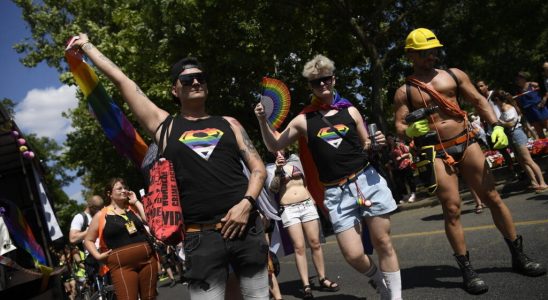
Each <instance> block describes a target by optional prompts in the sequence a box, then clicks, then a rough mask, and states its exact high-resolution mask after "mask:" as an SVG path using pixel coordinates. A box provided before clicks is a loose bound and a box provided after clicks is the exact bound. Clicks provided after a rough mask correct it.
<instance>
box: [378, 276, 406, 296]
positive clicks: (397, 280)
mask: <svg viewBox="0 0 548 300" xmlns="http://www.w3.org/2000/svg"><path fill="white" fill-rule="evenodd" d="M382 274H383V275H384V280H385V281H386V287H387V288H388V290H389V291H390V295H391V297H390V299H391V300H400V299H402V298H401V275H400V271H399V270H398V271H397V272H382Z"/></svg>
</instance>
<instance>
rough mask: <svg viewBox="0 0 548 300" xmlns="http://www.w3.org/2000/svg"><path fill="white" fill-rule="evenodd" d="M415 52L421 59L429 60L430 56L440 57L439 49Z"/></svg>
mask: <svg viewBox="0 0 548 300" xmlns="http://www.w3.org/2000/svg"><path fill="white" fill-rule="evenodd" d="M413 52H414V53H417V54H418V55H419V57H420V58H427V57H428V56H430V55H434V56H438V49H437V48H432V49H426V50H419V51H413Z"/></svg>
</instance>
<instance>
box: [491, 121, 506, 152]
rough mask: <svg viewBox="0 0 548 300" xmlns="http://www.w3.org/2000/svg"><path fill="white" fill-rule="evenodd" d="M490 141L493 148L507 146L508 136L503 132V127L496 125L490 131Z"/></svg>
mask: <svg viewBox="0 0 548 300" xmlns="http://www.w3.org/2000/svg"><path fill="white" fill-rule="evenodd" d="M491 142H492V143H493V144H494V145H493V148H494V149H502V148H506V147H507V146H508V137H507V136H506V133H504V128H503V127H502V126H500V125H496V126H495V127H494V128H493V132H492V133H491Z"/></svg>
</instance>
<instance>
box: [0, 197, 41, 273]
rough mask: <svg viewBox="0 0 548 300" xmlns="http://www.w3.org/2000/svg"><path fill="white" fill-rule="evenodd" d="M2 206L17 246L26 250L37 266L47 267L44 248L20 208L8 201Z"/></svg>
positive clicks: (4, 216) (3, 202) (5, 219)
mask: <svg viewBox="0 0 548 300" xmlns="http://www.w3.org/2000/svg"><path fill="white" fill-rule="evenodd" d="M0 205H2V206H3V207H4V211H3V213H2V217H3V218H4V222H5V224H6V226H7V227H8V231H9V232H10V234H11V236H12V237H13V240H14V241H15V244H17V246H19V247H21V248H23V249H25V250H26V251H27V252H28V253H29V254H30V255H31V256H32V259H33V260H34V263H35V265H37V266H39V265H46V262H47V261H46V256H45V255H44V250H42V247H41V246H40V244H38V242H37V241H36V239H35V238H34V234H33V233H32V229H31V228H30V226H29V224H28V223H27V221H26V220H25V216H23V214H22V213H21V211H20V210H19V208H18V207H17V206H16V205H15V204H13V202H11V201H8V200H4V201H2V202H1V203H0Z"/></svg>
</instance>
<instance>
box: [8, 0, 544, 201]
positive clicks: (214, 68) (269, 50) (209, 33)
mask: <svg viewBox="0 0 548 300" xmlns="http://www.w3.org/2000/svg"><path fill="white" fill-rule="evenodd" d="M14 2H15V3H17V4H18V5H19V6H20V7H21V8H22V9H23V16H24V18H25V20H26V21H27V23H28V24H29V27H30V29H31V32H32V38H31V39H29V40H27V41H23V42H21V43H19V44H18V45H17V50H18V51H19V52H20V53H25V54H26V56H25V58H24V59H23V63H24V64H25V65H27V66H34V65H36V64H37V63H39V62H41V61H46V62H47V63H48V64H49V65H50V66H53V67H56V68H57V69H58V70H59V72H60V73H61V78H62V80H63V81H64V82H66V83H69V84H70V83H73V82H72V77H71V76H70V74H68V73H67V70H66V65H65V63H64V58H63V48H64V43H65V41H66V40H67V39H68V38H69V37H70V36H71V35H74V34H76V33H77V32H87V33H88V34H89V36H90V38H91V40H92V41H93V43H94V44H95V45H96V46H97V47H98V48H99V49H101V51H102V52H103V53H105V55H106V56H108V57H109V58H110V59H111V60H112V61H114V62H115V63H117V64H118V65H119V66H120V68H121V69H122V70H123V71H124V72H125V73H126V74H127V75H128V76H129V77H130V78H132V79H134V80H135V81H136V82H137V83H138V84H139V85H140V87H141V89H142V90H143V91H144V92H145V93H146V94H147V95H148V96H149V98H151V99H152V100H153V101H155V102H156V103H157V104H158V105H159V106H160V107H163V108H165V109H167V110H168V111H171V112H176V111H177V107H176V105H174V104H173V103H172V102H171V95H170V93H169V87H170V82H169V81H168V76H167V74H168V69H169V66H170V65H171V64H173V63H174V62H175V61H177V60H178V59H180V58H181V57H184V56H187V55H194V56H197V57H199V58H200V59H201V60H202V61H203V62H205V67H206V69H207V71H208V74H209V79H208V86H209V89H210V97H209V99H208V107H209V112H210V113H212V114H222V115H232V116H237V117H238V120H239V121H240V122H241V123H242V124H243V126H244V127H245V128H247V129H248V131H249V134H250V137H251V138H252V140H254V141H256V146H258V147H259V149H261V150H262V151H264V148H263V147H262V145H261V144H262V143H260V141H261V138H260V135H259V132H258V130H257V123H256V120H255V117H254V115H253V113H252V109H251V107H252V106H253V104H254V103H256V102H257V100H258V97H257V95H258V93H260V91H261V90H260V85H259V82H260V80H261V77H262V76H264V75H270V76H276V77H277V78H280V79H281V80H283V81H285V82H286V83H287V84H288V86H289V87H290V88H291V94H292V99H293V101H292V103H293V104H292V107H291V112H290V115H289V117H288V118H292V117H293V116H295V114H297V113H298V112H299V111H300V109H301V108H302V107H303V106H304V105H305V104H306V103H308V97H309V91H308V87H307V84H306V82H305V81H304V80H303V78H302V77H301V76H300V73H301V70H302V66H303V64H304V62H305V61H306V60H308V59H310V58H311V57H312V56H313V55H315V54H317V53H323V54H325V55H327V56H328V57H330V58H332V59H333V60H334V61H335V62H336V65H337V68H338V69H337V73H336V75H337V78H338V81H337V89H338V90H339V91H340V92H341V94H342V95H344V96H346V97H348V98H349V99H350V100H351V101H353V102H354V103H355V104H356V105H357V106H358V107H359V108H361V110H362V111H363V112H364V113H365V114H366V115H368V116H369V117H370V118H371V119H372V120H373V121H375V122H377V123H379V125H380V126H381V128H383V129H385V130H386V129H387V128H391V127H392V126H393V113H392V108H391V104H392V97H393V93H394V91H395V89H396V88H397V87H398V86H399V85H401V84H402V83H403V79H404V76H405V75H406V74H407V73H408V72H409V63H408V62H407V61H406V60H405V57H404V53H403V44H404V40H405V37H406V35H407V33H408V32H409V31H410V30H412V29H414V28H416V27H427V28H431V29H433V30H434V31H435V32H436V33H437V34H438V35H439V37H440V39H441V41H442V43H443V44H444V45H445V47H444V49H445V51H446V52H447V54H448V56H447V59H445V60H443V61H442V62H443V63H444V64H446V65H448V66H452V67H453V66H455V67H459V68H461V69H463V70H465V71H467V72H469V73H470V74H471V75H472V76H473V77H477V76H485V77H490V78H493V80H495V81H496V82H497V83H499V82H500V83H503V82H504V80H506V82H507V81H508V78H509V77H511V76H512V75H511V74H513V73H515V72H514V70H513V69H514V68H515V69H517V68H518V67H519V68H521V67H520V66H524V69H531V68H533V66H535V65H538V64H537V62H539V61H541V60H542V59H545V57H546V54H545V53H546V51H544V49H546V43H547V42H546V41H547V40H548V39H546V37H547V30H548V29H547V28H548V26H546V21H545V20H546V10H547V5H548V4H546V2H545V1H539V0H524V1H521V2H520V3H514V2H507V1H501V0H498V1H496V0H487V1H484V2H482V3H481V4H478V3H477V2H476V1H469V0H467V1H464V0H460V1H458V0H448V1H444V2H440V1H432V0H411V1H396V0H392V1H391V0H373V1H350V0H331V1H312V0H297V1H264V0H258V1H252V2H250V1H243V0H218V1H213V0H205V1H193V0H147V1H145V0H130V1H128V0H125V1H121V0H113V1H108V2H103V1H89V0H87V1H84V0H82V1H61V0H58V1H54V0H50V1H43V2H40V3H33V2H31V1H28V0H14ZM512 12H519V13H520V14H521V15H523V16H527V17H523V18H519V22H512V26H506V25H504V24H508V22H511V21H509V20H515V19H516V18H515V17H514V18H510V16H511V15H512ZM531 14H533V17H530V15H531ZM487 16H488V17H487ZM509 27H512V28H509ZM535 37H537V38H536V39H535ZM543 37H544V39H543ZM463 49H465V50H466V51H463ZM504 61H507V62H510V63H509V64H506V65H504V66H502V65H501V63H500V62H504ZM493 62H495V63H493ZM99 76H100V77H101V79H102V82H103V84H104V85H105V87H106V89H107V91H108V92H109V93H110V94H111V95H113V98H114V99H115V100H116V101H119V103H122V101H121V99H120V95H119V93H118V92H117V91H116V90H115V88H114V87H113V86H112V85H111V84H110V83H109V82H108V81H107V80H105V79H104V78H103V77H102V75H100V74H99ZM504 78H506V79H504ZM486 80H488V81H489V80H490V79H486ZM122 107H123V108H124V109H125V112H126V114H127V115H128V116H129V118H130V120H133V118H132V116H131V113H130V112H129V111H128V110H127V107H125V106H123V105H122ZM67 116H69V117H70V118H71V119H72V121H73V126H74V128H75V129H76V130H75V131H74V132H73V133H71V134H70V135H69V136H68V139H67V142H66V145H67V146H68V151H67V152H66V154H65V156H64V157H63V159H62V161H63V164H64V165H66V166H68V167H71V168H76V169H79V170H80V173H81V174H83V177H84V184H85V186H86V187H88V188H90V189H91V190H92V191H94V192H98V191H99V190H100V188H101V186H103V185H104V182H105V181H106V180H107V179H108V177H111V176H121V177H125V178H126V179H128V181H129V184H130V186H131V187H134V188H135V187H138V186H140V185H141V179H140V175H139V173H138V172H136V171H135V168H134V166H132V165H131V164H130V163H129V162H128V161H127V160H125V159H122V158H120V157H119V156H118V154H116V152H115V151H114V149H113V147H112V145H110V143H109V142H108V141H107V140H106V139H105V137H104V135H103V134H102V132H101V129H100V128H99V126H98V125H97V122H95V120H93V118H91V117H90V115H89V113H88V112H87V108H86V104H85V103H84V101H81V102H80V105H79V106H78V108H77V109H75V110H74V111H72V112H69V113H67ZM138 129H139V128H138Z"/></svg>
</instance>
